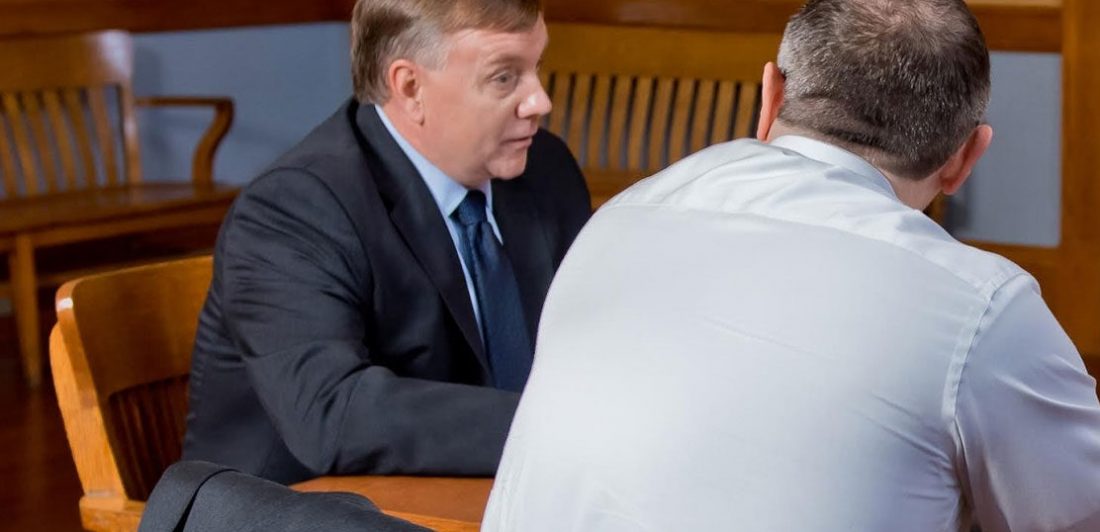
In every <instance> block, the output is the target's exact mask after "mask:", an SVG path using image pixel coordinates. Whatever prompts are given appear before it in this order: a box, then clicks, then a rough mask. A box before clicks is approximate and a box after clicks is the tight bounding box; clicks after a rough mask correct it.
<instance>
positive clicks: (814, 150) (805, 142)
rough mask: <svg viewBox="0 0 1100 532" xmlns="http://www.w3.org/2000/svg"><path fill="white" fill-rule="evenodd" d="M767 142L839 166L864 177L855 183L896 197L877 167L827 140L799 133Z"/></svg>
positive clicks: (891, 186)
mask: <svg viewBox="0 0 1100 532" xmlns="http://www.w3.org/2000/svg"><path fill="white" fill-rule="evenodd" d="M769 144H771V145H772V146H775V147H777V148H783V149H785V150H790V151H793V152H795V153H798V154H799V155H802V156H803V157H806V158H809V159H813V160H815V161H820V162H823V163H825V164H828V165H832V166H839V167H841V168H843V169H845V170H848V171H850V172H852V173H854V174H856V175H858V176H860V177H862V178H864V179H863V180H861V181H860V182H857V183H855V184H857V185H864V186H867V185H869V187H868V188H873V189H874V190H877V191H879V192H883V193H885V194H886V195H888V196H890V197H891V198H893V199H898V195H897V193H896V192H894V187H893V185H891V184H890V180H889V179H886V176H885V175H883V173H882V172H881V171H879V169H877V168H875V167H874V166H872V165H871V163H869V162H867V161H866V160H864V159H863V158H862V157H860V156H858V155H856V154H854V153H852V152H850V151H848V150H845V149H843V148H840V147H838V146H834V145H832V144H829V143H827V142H822V141H820V140H816V139H812V138H809V137H803V136H799V135H783V136H781V137H779V138H777V139H775V140H773V141H771V142H770V143H769ZM899 201H900V200H899Z"/></svg>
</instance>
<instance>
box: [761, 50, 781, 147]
mask: <svg viewBox="0 0 1100 532" xmlns="http://www.w3.org/2000/svg"><path fill="white" fill-rule="evenodd" d="M786 83H787V80H786V78H784V77H783V73H782V72H780V71H779V67H777V66H775V63H772V62H770V61H769V62H768V64H766V65H764V76H763V78H762V79H761V80H760V89H761V90H760V121H759V122H757V124H756V138H757V139H759V140H763V141H767V140H769V139H768V135H769V134H770V133H771V130H772V125H773V124H775V120H776V119H777V118H779V108H780V107H782V106H783V86H784V85H785V84H786Z"/></svg>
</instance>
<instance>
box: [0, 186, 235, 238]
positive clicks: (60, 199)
mask: <svg viewBox="0 0 1100 532" xmlns="http://www.w3.org/2000/svg"><path fill="white" fill-rule="evenodd" d="M237 190H238V189H237V187H231V186H226V185H217V186H214V187H209V188H200V187H196V186H195V185H194V184H193V183H191V182H190V181H188V182H183V183H141V184H138V185H134V186H128V187H119V188H103V189H94V190H84V191H77V192H67V193H64V194H55V195H51V196H40V197H33V198H20V199H18V200H15V201H9V202H5V203H4V204H3V207H2V211H0V212H3V213H4V217H3V218H0V249H4V244H3V243H4V242H5V240H6V241H9V242H10V241H12V240H13V237H14V235H15V234H16V233H31V234H32V239H33V240H36V243H37V241H40V240H47V241H48V242H46V243H50V244H55V243H62V242H61V241H62V240H65V239H66V238H65V236H64V234H60V235H59V236H54V235H55V234H57V233H58V232H59V231H58V230H60V231H61V232H62V233H63V232H65V231H66V230H69V229H71V228H76V229H79V228H80V227H82V226H85V225H87V224H91V223H96V222H104V221H113V222H118V221H123V220H131V219H139V220H147V221H148V222H149V223H150V224H155V223H156V218H163V217H165V216H166V215H168V214H170V213H172V212H176V211H179V212H189V213H191V214H190V215H189V216H195V213H194V209H203V208H206V207H213V208H214V210H216V211H217V212H218V213H219V214H218V216H216V217H215V219H214V221H215V222H217V221H220V220H221V216H222V215H224V213H225V208H226V207H227V206H228V204H229V203H230V202H232V201H233V198H234V197H236V194H237ZM39 234H41V235H49V236H50V238H41V237H40V239H36V238H34V237H35V236H38V235H39ZM4 237H7V238H4Z"/></svg>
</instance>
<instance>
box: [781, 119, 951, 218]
mask: <svg viewBox="0 0 1100 532" xmlns="http://www.w3.org/2000/svg"><path fill="white" fill-rule="evenodd" d="M784 135H798V136H800V137H807V138H811V139H814V140H816V141H819V142H824V143H826V144H831V145H833V146H836V147H838V148H840V149H843V150H845V151H848V152H851V153H853V154H855V155H856V156H857V157H859V158H861V159H863V160H864V161H867V163H868V164H870V165H871V166H873V167H874V168H875V169H876V170H878V171H879V172H881V173H882V175H883V176H885V177H886V180H887V181H889V182H890V187H891V188H893V189H894V194H896V195H897V197H898V200H900V201H901V202H902V203H904V204H906V205H908V206H910V207H912V208H914V209H917V210H924V209H926V208H928V205H929V204H930V203H931V201H932V200H931V198H935V196H936V193H935V192H932V191H930V188H929V187H930V186H931V185H934V183H931V182H930V180H933V179H934V178H932V177H928V178H925V179H922V180H914V179H906V178H903V177H898V176H896V175H894V174H892V173H890V172H888V171H886V170H885V169H883V168H882V166H881V165H879V164H877V163H876V161H875V157H874V156H873V155H872V154H869V153H867V152H866V150H859V149H858V148H856V147H850V146H844V145H841V144H839V143H837V141H836V140H835V139H832V138H829V137H828V136H826V135H823V134H821V133H818V132H816V131H812V130H809V129H804V128H800V127H796V126H792V125H789V124H785V123H783V122H782V121H780V120H776V121H775V124H773V125H772V127H771V129H770V130H769V131H768V138H767V139H766V141H765V142H769V143H770V142H771V141H773V140H775V139H777V138H779V137H782V136H784Z"/></svg>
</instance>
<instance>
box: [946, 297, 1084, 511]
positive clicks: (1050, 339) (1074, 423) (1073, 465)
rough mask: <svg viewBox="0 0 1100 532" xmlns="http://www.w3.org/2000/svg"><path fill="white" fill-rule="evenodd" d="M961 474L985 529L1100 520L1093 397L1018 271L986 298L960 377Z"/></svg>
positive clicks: (1076, 359)
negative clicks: (994, 293)
mask: <svg viewBox="0 0 1100 532" xmlns="http://www.w3.org/2000/svg"><path fill="white" fill-rule="evenodd" d="M956 430H957V435H958V441H959V443H960V444H961V451H962V458H963V461H964V463H963V467H962V473H961V475H960V481H961V482H962V483H963V485H964V489H965V490H966V491H967V492H968V493H967V495H968V497H967V499H968V500H969V502H970V504H971V506H972V507H973V512H974V515H975V516H976V518H977V521H978V524H979V525H980V526H981V528H982V530H983V531H984V532H999V531H1009V530H1062V531H1087V530H1100V401H1098V399H1097V395H1096V381H1095V380H1093V379H1092V377H1090V376H1089V374H1088V373H1087V372H1086V371H1085V366H1084V363H1083V361H1082V360H1081V355H1080V354H1078V352H1077V349H1076V348H1074V346H1073V344H1072V343H1071V342H1070V340H1069V338H1068V337H1067V336H1066V334H1065V332H1063V331H1062V328H1061V327H1060V326H1059V325H1058V322H1057V321H1056V320H1055V319H1054V316H1053V315H1052V314H1051V313H1050V310H1049V309H1048V308H1047V306H1046V304H1045V303H1044V302H1043V300H1042V298H1041V297H1040V296H1039V293H1038V290H1037V288H1036V287H1035V284H1034V281H1032V280H1031V278H1030V277H1027V276H1019V277H1017V278H1016V279H1014V280H1012V281H1010V282H1009V283H1008V284H1006V286H1005V287H1003V288H1002V289H1001V290H1000V291H999V292H998V293H997V294H996V295H995V296H994V298H993V300H992V302H991V304H990V306H989V310H988V311H987V313H986V316H985V318H983V320H982V323H981V325H980V327H979V331H978V334H977V336H976V339H975V342H974V344H973V347H972V350H971V352H970V354H969V356H968V358H967V361H966V365H965V367H964V369H963V372H962V375H961V378H960V381H959V395H958V401H957V403H956Z"/></svg>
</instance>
